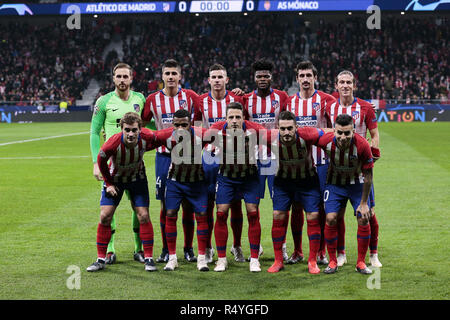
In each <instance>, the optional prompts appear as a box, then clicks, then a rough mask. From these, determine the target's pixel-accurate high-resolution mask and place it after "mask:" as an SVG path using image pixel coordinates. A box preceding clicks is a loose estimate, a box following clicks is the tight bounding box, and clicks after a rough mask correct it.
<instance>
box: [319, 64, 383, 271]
mask: <svg viewBox="0 0 450 320" xmlns="http://www.w3.org/2000/svg"><path fill="white" fill-rule="evenodd" d="M335 86H336V90H337V91H338V93H339V97H340V98H339V100H338V101H336V102H335V103H333V104H331V105H330V108H329V110H327V113H328V114H329V115H330V121H331V124H332V125H334V123H335V121H336V118H337V116H338V115H340V114H343V113H344V114H348V115H350V116H351V117H352V118H353V122H354V123H355V131H356V133H357V134H359V135H360V136H361V137H363V138H366V136H367V131H369V134H370V138H371V143H370V144H371V151H372V154H373V156H374V161H376V160H377V159H379V158H380V149H379V143H380V135H379V133H378V125H377V118H376V115H375V111H374V110H373V106H372V104H371V103H369V102H367V101H364V100H362V99H359V98H355V97H354V95H353V91H354V90H355V89H356V81H355V77H354V76H353V74H352V73H351V72H350V71H347V70H344V71H342V72H340V73H339V74H338V76H337V77H336V80H335ZM370 201H371V217H370V220H369V223H370V230H371V235H370V244H369V248H370V256H369V257H370V258H369V260H370V264H371V265H372V266H373V267H378V268H380V267H382V264H381V262H380V260H379V259H378V251H377V247H378V229H379V227H378V221H377V218H376V216H375V212H374V206H375V201H374V191H373V185H372V190H371V194H370ZM343 213H345V210H344V212H343ZM343 217H344V214H341V215H339V218H338V221H337V228H338V247H337V250H338V258H337V261H338V266H339V267H340V266H342V265H344V263H346V262H347V257H346V255H345V222H344V218H343Z"/></svg>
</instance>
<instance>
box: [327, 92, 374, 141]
mask: <svg viewBox="0 0 450 320" xmlns="http://www.w3.org/2000/svg"><path fill="white" fill-rule="evenodd" d="M343 113H345V114H348V115H349V116H351V117H352V118H353V123H354V124H355V131H356V133H357V134H359V135H360V136H362V137H363V138H366V137H367V130H372V129H375V128H377V126H378V123H377V117H376V115H375V111H374V110H373V108H372V105H371V104H370V103H369V102H367V101H365V100H362V99H359V98H355V99H354V100H353V103H352V104H351V105H349V106H347V107H343V106H342V105H341V104H340V100H338V101H336V102H334V103H332V104H331V105H330V106H329V109H327V114H329V119H330V121H331V125H332V126H334V123H335V121H336V118H337V116H338V115H340V114H343Z"/></svg>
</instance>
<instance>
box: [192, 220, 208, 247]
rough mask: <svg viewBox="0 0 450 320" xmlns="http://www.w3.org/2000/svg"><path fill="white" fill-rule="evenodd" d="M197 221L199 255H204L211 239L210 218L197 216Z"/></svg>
mask: <svg viewBox="0 0 450 320" xmlns="http://www.w3.org/2000/svg"><path fill="white" fill-rule="evenodd" d="M195 219H196V220H197V242H198V254H199V255H204V254H205V251H206V244H207V241H208V238H209V229H208V217H207V216H206V215H205V216H199V215H196V216H195Z"/></svg>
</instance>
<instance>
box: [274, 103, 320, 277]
mask: <svg viewBox="0 0 450 320" xmlns="http://www.w3.org/2000/svg"><path fill="white" fill-rule="evenodd" d="M278 128H279V137H277V138H275V137H274V139H278V142H279V143H278V147H277V146H273V145H272V147H277V148H278V152H277V153H278V154H277V158H278V164H279V166H278V171H277V174H276V176H275V181H274V185H273V193H272V201H273V225H272V241H273V248H274V253H275V262H274V264H273V265H272V266H271V267H270V268H269V269H268V270H267V271H268V272H272V273H273V272H278V271H280V270H282V269H283V267H284V266H283V252H282V244H283V242H284V240H285V237H286V229H287V225H288V221H289V208H290V206H291V205H292V204H293V203H294V201H295V202H298V203H300V204H301V205H302V207H303V208H304V209H305V212H306V220H307V226H308V227H307V231H308V238H309V258H308V270H309V273H311V274H317V273H320V269H319V268H318V266H317V261H316V257H317V253H318V251H319V247H320V237H321V229H320V225H319V204H320V199H321V197H320V188H319V179H318V176H317V171H316V167H315V165H314V159H313V157H312V145H317V142H318V141H319V138H320V137H321V136H322V135H323V134H324V131H323V130H322V129H318V128H309V127H305V128H298V127H297V124H296V119H295V115H294V114H293V113H292V112H290V111H283V112H281V113H280V115H279V118H278ZM273 133H276V131H275V132H272V135H273ZM271 138H272V137H271V136H270V137H268V141H271Z"/></svg>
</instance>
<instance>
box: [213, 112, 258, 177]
mask: <svg viewBox="0 0 450 320" xmlns="http://www.w3.org/2000/svg"><path fill="white" fill-rule="evenodd" d="M227 127H228V125H227V122H226V121H221V122H217V123H215V124H214V125H212V126H211V128H210V129H209V130H208V131H207V132H206V134H205V136H206V138H205V140H207V141H209V140H210V139H209V136H210V135H211V132H214V131H216V132H217V136H218V137H219V139H218V140H219V141H218V142H215V144H214V145H215V146H216V145H217V144H218V145H217V149H216V150H218V153H217V155H216V157H218V158H219V159H220V158H221V161H220V164H219V173H220V174H221V175H223V176H224V177H229V178H245V177H247V176H250V175H255V174H257V172H258V167H257V165H256V157H255V153H256V152H255V151H256V148H257V146H258V143H259V134H258V133H259V132H260V131H261V130H265V129H264V127H263V126H261V125H259V124H257V123H254V122H250V121H248V120H245V121H244V123H243V128H242V130H243V134H244V137H243V138H244V141H243V147H244V150H240V149H239V148H238V145H239V141H238V139H242V137H237V136H235V137H234V140H233V141H231V140H230V139H231V136H227ZM252 135H254V136H252ZM227 140H229V141H227ZM241 141H242V140H241ZM250 141H254V142H255V145H251V143H250ZM230 145H231V148H230ZM240 162H243V163H240Z"/></svg>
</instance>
